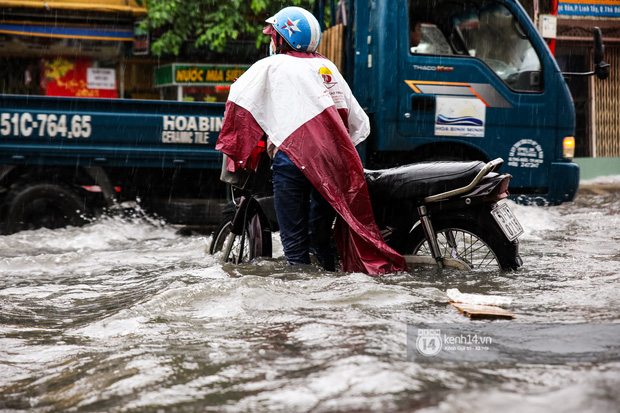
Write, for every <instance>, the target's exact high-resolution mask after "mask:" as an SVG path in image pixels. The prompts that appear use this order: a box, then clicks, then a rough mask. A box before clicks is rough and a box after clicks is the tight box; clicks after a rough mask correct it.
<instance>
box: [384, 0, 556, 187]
mask: <svg viewBox="0 0 620 413" xmlns="http://www.w3.org/2000/svg"><path fill="white" fill-rule="evenodd" d="M409 3H410V6H409V7H410V14H409V16H407V17H405V18H404V19H405V20H406V21H402V20H401V22H402V23H403V24H404V25H405V27H408V30H403V31H401V33H399V36H400V37H399V40H400V42H399V54H400V59H399V60H400V64H399V79H400V84H399V86H398V108H399V114H398V134H399V139H395V140H394V142H393V143H394V147H393V148H390V150H400V151H402V150H406V149H411V147H412V146H418V147H419V146H421V145H426V146H427V148H430V147H433V146H435V147H439V146H441V147H442V148H446V147H455V148H456V147H460V148H464V147H468V148H471V149H473V151H472V152H473V153H480V154H484V155H485V156H486V157H487V158H495V157H502V158H503V159H504V161H505V165H507V166H505V167H504V169H503V170H505V171H507V169H511V170H510V173H512V174H513V176H515V181H518V180H519V179H518V178H523V179H520V180H521V181H523V182H525V181H526V180H528V181H530V182H529V183H527V184H523V185H527V186H532V185H535V186H541V187H543V186H546V185H547V183H546V177H545V176H544V174H538V175H540V176H539V177H537V179H538V181H537V182H535V183H532V182H531V179H530V176H531V172H532V169H536V168H538V167H539V166H540V165H541V164H542V163H543V162H544V161H545V157H548V158H549V159H552V158H555V153H554V151H555V142H556V139H555V135H556V129H557V128H556V118H557V115H556V108H555V106H554V105H553V102H555V99H556V97H555V92H554V90H553V87H551V86H553V85H550V84H547V85H546V84H545V78H546V77H547V76H546V74H545V70H547V71H549V72H552V71H553V69H554V67H556V66H554V65H551V64H549V65H546V66H548V67H545V65H543V59H542V58H541V53H540V52H539V50H541V48H545V46H544V44H541V43H540V42H541V39H540V38H539V37H538V38H533V37H532V36H531V35H530V34H531V33H528V32H527V31H526V30H525V29H524V27H526V28H528V29H529V28H530V26H531V25H530V26H527V25H526V26H524V25H523V21H522V20H523V19H524V18H526V17H524V16H525V13H524V12H523V13H522V9H520V11H515V10H514V9H510V8H509V7H508V6H509V5H511V7H520V6H516V5H515V3H510V2H503V1H497V0H483V1H476V2H474V1H469V0H458V1H441V0H439V1H437V2H427V1H425V0H411V1H410V2H409ZM416 24H420V27H421V31H422V40H421V42H420V43H419V44H417V45H416V44H412V43H411V41H412V40H413V36H410V33H411V30H412V28H413V27H415V25H416ZM531 28H532V29H533V26H532V27H531ZM537 42H538V43H537ZM548 77H549V78H550V79H552V78H554V76H552V75H549V76H548ZM413 142H415V144H413ZM438 144H439V145H438ZM397 146H398V147H397ZM405 146H409V148H405ZM437 155H440V154H437Z"/></svg>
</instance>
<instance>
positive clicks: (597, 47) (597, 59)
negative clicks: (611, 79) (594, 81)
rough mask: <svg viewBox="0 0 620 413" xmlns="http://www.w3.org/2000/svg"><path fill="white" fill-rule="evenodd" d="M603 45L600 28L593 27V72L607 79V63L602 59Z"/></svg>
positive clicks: (600, 77)
mask: <svg viewBox="0 0 620 413" xmlns="http://www.w3.org/2000/svg"><path fill="white" fill-rule="evenodd" d="M604 55H605V45H604V44H603V35H602V34H601V29H599V28H598V27H595V28H594V73H595V74H596V77H598V78H599V79H607V77H608V76H609V71H610V67H609V63H606V62H605V61H604V60H603V59H604Z"/></svg>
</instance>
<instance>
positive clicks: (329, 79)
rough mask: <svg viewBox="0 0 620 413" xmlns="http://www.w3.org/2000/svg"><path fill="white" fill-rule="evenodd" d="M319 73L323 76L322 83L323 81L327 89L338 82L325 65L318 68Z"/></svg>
mask: <svg viewBox="0 0 620 413" xmlns="http://www.w3.org/2000/svg"><path fill="white" fill-rule="evenodd" d="M319 74H320V75H321V77H323V83H325V87H327V88H328V89H331V88H333V87H334V86H336V84H337V83H338V82H336V81H335V80H334V76H333V73H332V71H331V70H329V69H328V68H326V67H322V68H320V69H319Z"/></svg>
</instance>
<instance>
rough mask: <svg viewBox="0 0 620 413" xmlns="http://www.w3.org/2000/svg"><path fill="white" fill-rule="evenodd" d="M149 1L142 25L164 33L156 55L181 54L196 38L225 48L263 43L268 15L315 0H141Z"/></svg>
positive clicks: (198, 42) (157, 42)
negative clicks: (233, 43)
mask: <svg viewBox="0 0 620 413" xmlns="http://www.w3.org/2000/svg"><path fill="white" fill-rule="evenodd" d="M137 2H138V3H139V4H141V5H144V4H145V5H146V8H147V18H146V19H145V20H144V21H143V23H142V26H141V27H142V28H143V29H145V30H149V31H151V32H157V33H159V34H160V36H159V38H157V40H155V41H154V42H153V44H152V45H151V50H152V52H153V53H154V54H156V55H161V54H164V53H171V54H175V55H178V54H179V51H180V50H181V46H182V45H183V44H184V43H186V42H193V43H194V46H195V47H197V48H202V47H207V48H209V49H211V50H214V51H218V52H221V51H223V50H224V48H225V47H226V45H227V44H228V42H229V41H231V40H236V39H246V40H253V41H255V42H256V47H260V46H261V44H264V43H266V42H268V41H269V39H268V38H267V36H265V35H263V34H262V29H263V27H265V25H266V24H265V23H264V22H265V19H267V18H268V17H269V16H272V15H274V14H275V13H277V12H278V11H279V10H280V9H282V8H283V7H287V6H299V7H303V8H305V9H306V10H312V5H313V3H314V0H287V1H282V0H137Z"/></svg>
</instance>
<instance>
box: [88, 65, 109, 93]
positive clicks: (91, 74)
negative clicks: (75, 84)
mask: <svg viewBox="0 0 620 413" xmlns="http://www.w3.org/2000/svg"><path fill="white" fill-rule="evenodd" d="M86 83H87V85H88V88H89V89H105V90H116V72H115V71H114V69H103V68H100V67H89V68H88V69H87V70H86Z"/></svg>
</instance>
